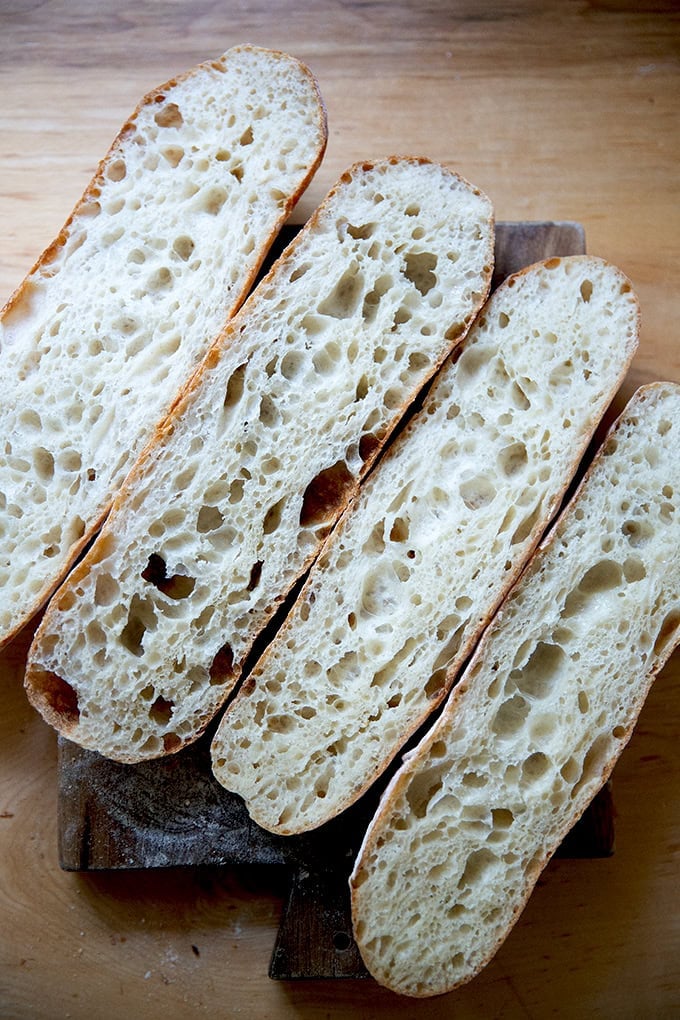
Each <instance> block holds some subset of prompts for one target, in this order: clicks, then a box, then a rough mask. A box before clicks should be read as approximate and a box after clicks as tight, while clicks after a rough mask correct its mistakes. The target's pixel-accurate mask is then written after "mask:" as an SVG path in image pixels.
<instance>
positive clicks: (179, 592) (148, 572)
mask: <svg viewBox="0 0 680 1020" xmlns="http://www.w3.org/2000/svg"><path fill="white" fill-rule="evenodd" d="M142 577H143V578H144V580H145V581H149V582H150V583H151V584H153V586H154V587H155V588H158V590H159V591H160V592H162V593H163V595H167V597H168V598H170V599H174V600H175V601H177V600H179V599H186V598H188V597H189V595H191V593H192V591H193V590H194V587H195V585H196V580H195V578H193V577H188V576H187V575H186V574H173V575H171V576H170V577H168V575H167V566H166V563H165V560H164V559H163V557H162V556H159V555H158V553H152V554H151V556H149V560H148V562H147V565H146V567H145V568H144V570H143V571H142Z"/></svg>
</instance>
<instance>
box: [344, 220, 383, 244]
mask: <svg viewBox="0 0 680 1020" xmlns="http://www.w3.org/2000/svg"><path fill="white" fill-rule="evenodd" d="M375 226H376V225H375V223H362V224H361V226H359V227H354V226H352V224H351V223H348V224H347V233H348V234H349V236H350V237H353V238H354V239H355V240H357V241H358V240H362V241H365V240H366V239H367V238H369V237H370V236H371V235H372V234H373V231H374V230H375Z"/></svg>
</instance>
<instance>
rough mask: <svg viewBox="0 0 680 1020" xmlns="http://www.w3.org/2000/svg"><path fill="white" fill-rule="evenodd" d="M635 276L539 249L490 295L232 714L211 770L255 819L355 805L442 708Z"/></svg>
mask: <svg viewBox="0 0 680 1020" xmlns="http://www.w3.org/2000/svg"><path fill="white" fill-rule="evenodd" d="M637 335H638V304H637V300H636V298H635V295H634V293H633V291H632V289H631V286H630V283H629V281H628V280H627V279H626V278H625V277H624V276H623V274H622V273H621V272H620V271H619V270H617V269H615V268H614V267H612V266H610V265H608V264H607V263H605V262H603V261H602V260H600V259H596V258H593V257H590V256H574V257H571V258H563V259H550V260H547V261H545V262H542V263H539V264H537V265H535V266H533V267H530V268H528V269H525V270H523V271H522V272H520V273H518V274H517V275H515V276H512V277H510V278H509V279H508V280H507V281H506V283H505V284H503V285H501V286H500V287H499V288H498V290H496V292H495V293H494V294H493V295H492V296H491V298H490V300H489V301H488V303H487V306H486V307H485V309H484V310H483V311H482V313H481V315H480V317H479V319H478V321H477V322H476V323H475V325H474V326H473V327H472V329H471V330H470V333H469V334H468V337H467V339H466V340H465V342H464V344H463V345H462V346H461V347H460V348H459V349H458V351H457V352H456V354H454V356H453V358H452V359H451V360H450V362H449V363H448V364H447V365H446V366H445V367H444V368H443V369H442V371H441V372H440V374H439V376H438V378H437V379H436V381H435V383H434V384H433V386H432V389H431V391H430V393H429V395H428V397H427V399H426V401H425V403H424V406H423V408H422V411H421V412H420V414H419V415H418V416H417V417H416V418H415V419H414V420H413V421H412V422H411V424H410V425H409V427H408V429H407V430H406V431H405V432H404V433H403V435H402V436H400V437H399V440H398V441H397V442H396V443H395V444H394V445H393V447H392V448H391V449H390V450H389V451H388V452H387V454H386V456H385V458H384V459H383V461H382V462H381V463H380V464H379V465H377V467H376V470H375V471H374V473H373V475H372V476H371V477H370V478H369V479H368V480H367V482H366V483H365V486H364V487H363V489H362V492H361V493H360V495H359V497H358V499H357V500H356V503H355V504H354V505H353V506H352V507H351V508H350V510H349V511H348V513H347V514H346V515H345V516H344V518H343V520H342V521H341V522H340V524H339V525H338V528H337V529H336V531H335V533H334V534H333V535H332V536H331V538H330V540H329V542H328V545H327V547H326V548H325V549H324V550H323V553H322V555H321V556H320V557H319V560H318V562H317V564H316V565H315V567H314V569H313V570H312V572H311V574H310V576H309V578H308V580H307V582H306V585H305V587H304V589H303V591H302V592H301V595H300V597H299V598H298V600H297V601H296V604H295V606H294V607H293V610H292V612H291V614H290V616H289V618H288V619H287V621H286V622H285V624H284V626H283V627H282V629H281V630H280V632H279V633H278V634H277V636H276V637H275V638H274V640H273V641H272V643H271V644H270V645H269V646H268V648H267V649H266V650H265V652H264V654H263V656H262V659H261V660H260V662H259V663H258V665H257V666H256V668H255V670H254V671H253V672H252V673H251V674H250V676H249V678H248V680H247V682H246V683H245V684H244V685H243V688H242V689H241V691H240V692H239V694H238V695H237V697H236V698H235V699H234V701H233V702H232V704H231V705H230V706H229V708H228V709H227V712H226V713H225V715H224V716H223V718H222V721H221V723H220V726H219V729H218V731H217V733H216V735H215V738H214V741H213V745H212V760H213V771H214V773H215V775H216V777H217V779H218V780H219V781H220V783H222V785H224V786H225V787H226V788H227V789H229V790H232V791H234V792H235V793H238V794H240V795H241V796H242V797H243V798H244V799H245V801H246V804H247V807H248V810H249V811H250V813H251V815H252V817H253V818H254V820H255V821H256V822H258V824H259V825H261V826H262V827H263V828H266V829H269V830H271V831H273V832H277V833H280V834H291V833H294V832H301V831H304V830H306V829H311V828H314V827H316V826H318V825H321V824H322V823H324V822H326V821H327V820H329V819H330V818H332V817H333V816H335V815H337V814H339V813H340V812H341V811H342V810H344V809H345V808H346V807H347V806H349V804H351V803H352V802H353V801H354V800H356V799H357V798H358V797H359V796H360V795H361V793H363V792H364V791H365V790H366V789H367V788H368V787H369V786H370V785H371V784H372V782H373V781H374V780H375V779H376V777H377V776H378V775H379V774H380V773H381V772H382V771H383V770H384V768H385V767H386V766H387V765H388V764H389V762H390V761H391V760H392V759H393V757H394V756H395V755H396V754H397V752H398V751H399V749H400V748H401V747H402V746H403V744H404V742H405V740H406V739H407V738H408V737H409V736H410V735H412V734H413V733H414V732H415V731H416V730H417V728H418V727H419V726H420V725H421V724H422V722H423V721H424V720H425V718H426V717H427V715H428V714H429V713H430V712H431V711H432V710H433V709H434V708H435V707H436V706H437V705H438V704H439V703H440V702H441V701H442V699H443V698H444V696H445V695H446V693H447V691H448V690H449V689H450V687H451V685H452V683H453V682H454V679H455V677H456V674H457V672H458V670H459V669H460V667H461V665H462V663H463V662H464V660H465V659H466V658H467V656H468V655H469V653H470V651H471V648H472V645H473V642H474V641H475V640H476V639H477V637H478V636H479V634H480V632H481V630H482V628H483V627H484V626H485V624H486V622H487V621H488V620H489V618H490V616H491V615H492V613H493V612H494V610H495V608H496V607H497V605H498V604H499V602H500V601H501V599H502V598H503V596H504V594H505V593H506V592H507V590H508V589H509V587H510V585H511V584H512V582H513V580H514V579H515V578H516V577H517V575H518V573H519V571H520V570H521V569H522V568H523V566H524V564H525V563H526V561H527V559H528V558H529V556H530V554H531V552H532V551H533V549H534V547H535V546H536V543H537V542H538V540H539V538H540V536H541V534H542V533H543V531H544V529H545V527H546V524H547V522H548V521H549V520H550V518H551V517H552V516H553V514H554V512H555V511H556V509H557V507H558V506H559V502H560V499H561V497H562V496H563V494H564V491H565V489H566V487H567V486H568V484H569V483H570V481H571V479H572V476H573V474H574V472H575V470H576V468H577V465H578V463H579V461H580V458H581V456H582V454H583V453H584V451H585V448H586V446H587V444H588V442H589V440H590V438H591V436H592V434H593V431H594V429H595V427H596V426H597V424H598V422H599V420H600V417H601V416H602V414H603V413H604V411H605V410H606V408H607V406H608V404H609V402H610V400H611V398H612V396H613V394H614V393H615V391H616V389H617V387H618V385H619V383H620V381H621V379H622V377H623V375H624V373H625V371H626V369H627V367H628V364H629V362H630V360H631V358H632V356H633V353H634V351H635V349H636V345H637Z"/></svg>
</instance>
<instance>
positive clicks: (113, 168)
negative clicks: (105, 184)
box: [106, 158, 126, 181]
mask: <svg viewBox="0 0 680 1020" xmlns="http://www.w3.org/2000/svg"><path fill="white" fill-rule="evenodd" d="M125 174H126V167H125V160H124V159H120V158H119V159H114V161H113V163H111V164H109V166H108V167H107V169H106V176H107V177H108V179H109V180H110V181H122V180H123V178H124V177H125Z"/></svg>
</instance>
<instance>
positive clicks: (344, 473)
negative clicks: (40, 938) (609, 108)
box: [26, 158, 494, 761]
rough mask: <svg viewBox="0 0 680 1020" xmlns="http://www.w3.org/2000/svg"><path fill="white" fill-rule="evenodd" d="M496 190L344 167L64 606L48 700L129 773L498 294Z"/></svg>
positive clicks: (54, 639) (45, 665)
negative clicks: (491, 197) (494, 289)
mask: <svg viewBox="0 0 680 1020" xmlns="http://www.w3.org/2000/svg"><path fill="white" fill-rule="evenodd" d="M493 234H494V230H493V216H492V210H491V206H490V203H489V201H488V199H487V198H486V197H485V196H483V195H482V194H481V193H480V192H479V191H478V190H477V189H476V188H474V187H473V186H472V185H470V184H468V183H467V182H465V181H463V180H462V179H461V178H460V177H458V176H457V175H456V174H454V173H452V172H451V171H449V170H446V169H445V168H443V167H441V166H438V165H437V164H435V163H431V162H428V161H425V160H419V159H412V158H404V159H398V158H391V159H386V160H383V161H379V162H376V163H374V164H371V163H363V164H359V165H357V166H355V167H353V168H352V169H351V170H350V171H349V172H347V173H346V174H344V175H343V177H342V178H341V180H340V181H339V182H338V184H337V186H336V187H335V188H334V189H333V190H332V191H331V193H330V195H329V196H328V197H327V199H326V201H325V202H324V203H323V204H322V205H321V207H320V208H319V209H318V210H317V211H316V212H315V213H314V215H313V216H312V217H311V219H310V221H309V222H308V223H307V225H306V226H305V228H304V229H303V230H302V231H301V232H300V234H298V236H297V238H296V239H295V240H294V241H293V242H292V244H291V245H290V246H289V248H288V249H287V250H286V251H285V252H284V254H283V255H282V257H281V259H280V260H279V261H278V262H277V263H276V264H275V265H274V267H273V269H272V271H271V272H270V274H269V275H268V276H267V277H265V279H264V280H263V281H262V282H261V284H260V285H259V286H258V287H257V288H256V290H255V291H254V293H253V295H252V296H251V297H250V298H249V299H248V301H247V302H246V304H245V305H244V307H243V309H242V310H241V312H239V314H238V315H237V316H236V317H235V318H234V319H233V320H232V323H231V325H230V326H229V327H228V329H227V330H226V331H225V333H224V334H223V336H222V337H221V339H220V341H219V343H218V344H217V345H216V346H215V347H213V349H212V350H211V352H210V355H209V356H208V358H207V359H206V362H205V364H204V366H203V368H202V369H201V371H200V373H199V374H198V375H197V376H196V377H195V378H194V381H193V384H192V386H191V387H190V388H189V389H188V390H187V392H186V393H185V395H184V397H183V399H182V400H181V401H180V402H179V403H178V404H177V405H176V406H175V408H174V410H173V412H172V414H171V415H170V417H169V418H168V420H167V422H166V423H165V425H164V426H163V428H162V429H161V430H160V431H159V433H158V436H157V437H156V439H155V441H154V442H153V443H152V444H151V445H150V446H149V448H148V449H147V450H146V452H145V454H144V456H143V457H142V458H141V459H140V461H139V462H138V463H137V465H136V467H135V469H134V470H133V472H132V473H131V475H130V477H129V479H128V481H127V483H126V486H125V489H124V491H123V493H122V494H121V496H120V497H119V498H118V499H117V501H116V503H115V505H114V508H113V511H112V513H111V516H110V518H109V519H108V521H107V524H106V527H105V528H104V529H103V530H102V532H101V535H100V536H99V538H98V539H97V541H96V542H95V544H94V545H93V547H92V549H91V550H90V552H89V553H88V555H87V556H86V557H85V558H84V560H83V562H82V565H79V566H78V567H77V568H76V569H75V571H74V572H73V573H72V575H71V577H70V578H69V579H68V581H67V582H66V584H65V585H64V586H63V587H62V589H61V590H60V591H59V592H58V593H57V595H56V596H55V598H54V600H53V601H52V603H51V605H50V607H49V609H48V612H47V614H46V616H45V618H44V620H43V622H42V624H41V626H40V628H39V630H38V631H37V634H36V638H35V640H34V643H33V646H32V648H31V650H30V652H29V660H28V668H27V676H26V685H27V690H28V694H29V697H30V698H31V700H32V702H33V703H34V704H35V705H36V706H37V707H38V709H39V710H40V711H41V712H43V714H44V715H45V718H46V719H47V720H48V721H49V722H51V723H52V724H53V725H55V726H56V727H57V729H59V730H60V731H61V732H62V733H64V734H65V735H66V736H68V737H70V738H71V739H72V740H75V741H76V742H78V743H80V744H82V745H83V746H85V747H88V748H92V749H94V750H97V751H99V752H100V753H102V754H104V755H107V756H109V757H111V758H116V759H118V760H120V761H137V760H141V759H144V758H150V757H155V756H157V755H160V754H163V753H167V752H171V751H176V750H178V749H179V748H180V747H181V746H182V745H183V744H185V743H187V742H188V741H191V740H193V739H194V738H195V737H196V736H197V735H198V734H199V733H200V732H201V730H202V729H203V728H204V727H205V726H206V724H207V723H208V721H209V720H210V719H211V717H212V716H213V715H214V713H215V712H216V711H217V709H218V708H219V707H220V706H221V705H222V704H223V703H224V700H225V698H226V697H227V695H228V694H229V692H230V691H231V690H232V688H233V686H234V684H235V683H236V682H237V681H238V679H239V676H240V673H241V670H242V667H243V663H244V661H245V659H246V657H247V656H248V654H249V652H250V650H251V648H252V645H253V643H254V641H255V639H256V638H257V637H258V635H259V634H260V633H261V632H262V630H263V629H264V627H265V625H266V624H267V623H268V622H269V620H270V619H271V617H272V615H273V614H274V612H275V610H276V609H277V607H278V606H279V605H280V603H281V602H282V600H283V599H284V597H285V596H286V594H287V593H288V591H289V590H290V588H291V586H292V585H293V584H294V582H295V581H296V579H297V578H298V577H299V576H300V574H301V573H302V572H303V571H304V570H305V569H306V567H307V565H308V564H309V563H310V562H311V560H312V559H313V558H314V556H315V555H316V554H317V553H318V550H319V548H320V545H321V542H322V540H323V538H324V537H325V535H326V533H327V532H328V530H329V528H330V527H331V526H332V525H333V523H334V522H335V520H336V519H337V517H338V516H339V514H340V512H341V510H342V508H343V506H344V505H345V503H346V501H347V499H348V498H349V496H350V495H351V494H352V493H353V492H354V491H355V489H356V487H357V484H358V481H359V479H360V478H361V477H362V476H363V475H364V474H365V473H366V472H367V470H368V468H369V466H370V464H371V463H372V461H373V460H374V459H375V457H376V455H377V451H378V449H379V448H380V446H381V445H382V444H383V443H384V442H385V440H386V437H387V435H388V434H389V432H390V431H391V430H392V429H393V427H394V426H395V424H396V422H397V421H398V420H399V418H400V416H401V415H402V413H403V411H404V408H405V407H406V406H407V405H409V403H410V402H411V401H412V400H413V398H414V396H415V395H416V393H417V392H418V391H419V389H420V388H421V387H422V385H423V383H424V382H425V380H426V379H428V378H429V377H430V376H431V374H432V373H433V372H434V371H435V369H436V368H437V366H438V365H439V364H440V363H441V362H442V361H443V359H444V358H445V356H446V354H447V353H448V352H449V351H450V350H451V348H452V347H453V346H454V345H455V344H456V343H457V342H458V341H459V340H460V339H461V337H462V335H463V334H464V332H465V331H466V329H467V327H468V326H469V324H470V322H471V321H472V319H473V318H474V317H475V315H476V314H477V312H478V311H479V308H480V307H481V305H482V304H483V302H484V299H485V297H486V294H487V292H488V288H489V285H490V279H491V271H492V262H493V243H494V239H493Z"/></svg>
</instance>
